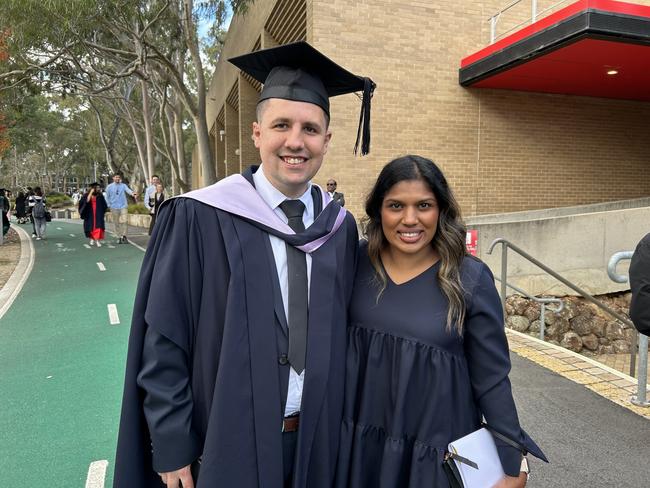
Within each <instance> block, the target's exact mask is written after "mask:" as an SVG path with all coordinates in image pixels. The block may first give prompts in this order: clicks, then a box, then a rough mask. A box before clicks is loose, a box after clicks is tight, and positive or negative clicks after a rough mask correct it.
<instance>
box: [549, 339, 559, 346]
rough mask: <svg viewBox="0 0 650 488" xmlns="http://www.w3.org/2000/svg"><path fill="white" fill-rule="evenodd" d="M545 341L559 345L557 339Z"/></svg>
mask: <svg viewBox="0 0 650 488" xmlns="http://www.w3.org/2000/svg"><path fill="white" fill-rule="evenodd" d="M546 342H548V343H549V344H555V345H556V346H559V345H560V343H559V342H558V341H554V340H551V341H546Z"/></svg>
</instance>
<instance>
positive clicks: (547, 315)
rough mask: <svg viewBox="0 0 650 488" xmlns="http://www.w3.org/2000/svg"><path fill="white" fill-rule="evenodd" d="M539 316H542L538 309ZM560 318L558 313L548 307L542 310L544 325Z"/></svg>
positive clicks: (551, 323)
mask: <svg viewBox="0 0 650 488" xmlns="http://www.w3.org/2000/svg"><path fill="white" fill-rule="evenodd" d="M539 318H540V319H541V318H542V314H541V311H540V316H539ZM561 319H562V317H561V316H560V315H559V314H557V313H555V312H553V311H551V310H549V309H548V307H547V308H546V311H545V312H544V323H545V324H546V325H553V324H554V323H555V321H556V320H561Z"/></svg>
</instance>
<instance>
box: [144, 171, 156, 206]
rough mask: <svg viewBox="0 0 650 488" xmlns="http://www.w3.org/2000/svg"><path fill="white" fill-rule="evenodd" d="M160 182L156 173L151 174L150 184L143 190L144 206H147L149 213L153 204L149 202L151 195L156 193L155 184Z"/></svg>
mask: <svg viewBox="0 0 650 488" xmlns="http://www.w3.org/2000/svg"><path fill="white" fill-rule="evenodd" d="M158 183H160V178H159V177H158V175H153V176H152V177H151V184H150V185H149V186H148V187H147V188H146V189H145V190H144V206H145V207H147V210H149V213H152V212H151V211H152V210H153V205H151V204H150V202H151V201H152V200H151V197H152V196H153V194H154V193H156V185H157V184H158Z"/></svg>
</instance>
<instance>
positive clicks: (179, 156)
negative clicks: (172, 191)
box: [174, 100, 191, 192]
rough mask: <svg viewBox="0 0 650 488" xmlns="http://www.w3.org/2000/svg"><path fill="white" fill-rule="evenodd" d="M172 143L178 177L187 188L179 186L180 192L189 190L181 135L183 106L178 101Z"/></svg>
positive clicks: (175, 105)
mask: <svg viewBox="0 0 650 488" xmlns="http://www.w3.org/2000/svg"><path fill="white" fill-rule="evenodd" d="M174 145H175V147H176V161H178V173H179V174H178V177H179V178H180V179H181V181H183V182H186V184H187V188H181V191H182V192H185V191H189V190H190V187H191V184H190V182H189V180H188V174H187V173H188V171H187V160H186V159H185V139H184V137H183V106H182V104H181V102H180V101H178V100H177V101H176V102H175V104H174Z"/></svg>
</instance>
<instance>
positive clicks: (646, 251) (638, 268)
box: [630, 234, 650, 335]
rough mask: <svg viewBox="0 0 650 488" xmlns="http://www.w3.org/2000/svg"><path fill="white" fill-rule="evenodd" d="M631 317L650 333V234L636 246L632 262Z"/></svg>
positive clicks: (643, 331) (635, 324)
mask: <svg viewBox="0 0 650 488" xmlns="http://www.w3.org/2000/svg"><path fill="white" fill-rule="evenodd" d="M630 289H631V290H632V301H631V303H630V318H631V319H632V322H633V323H634V326H635V327H636V328H637V330H638V331H639V332H641V333H642V334H645V335H650V234H648V235H646V236H645V237H644V238H643V239H642V240H641V242H639V244H638V245H637V247H636V250H635V251H634V254H633V255H632V261H631V262H630Z"/></svg>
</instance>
